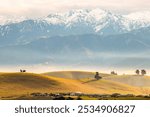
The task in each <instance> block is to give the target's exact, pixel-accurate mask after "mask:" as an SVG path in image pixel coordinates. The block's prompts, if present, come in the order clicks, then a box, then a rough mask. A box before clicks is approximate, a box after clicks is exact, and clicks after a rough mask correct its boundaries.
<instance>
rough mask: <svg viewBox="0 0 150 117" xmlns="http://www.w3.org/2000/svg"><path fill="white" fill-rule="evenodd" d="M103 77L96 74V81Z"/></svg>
mask: <svg viewBox="0 0 150 117" xmlns="http://www.w3.org/2000/svg"><path fill="white" fill-rule="evenodd" d="M101 78H102V77H101V76H100V75H99V73H98V72H96V74H95V79H96V80H99V79H101Z"/></svg>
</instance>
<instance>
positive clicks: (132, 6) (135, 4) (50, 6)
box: [0, 0, 150, 16]
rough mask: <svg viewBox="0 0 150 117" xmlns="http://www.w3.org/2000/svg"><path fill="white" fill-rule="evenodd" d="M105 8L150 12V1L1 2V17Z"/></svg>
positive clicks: (59, 0)
mask: <svg viewBox="0 0 150 117" xmlns="http://www.w3.org/2000/svg"><path fill="white" fill-rule="evenodd" d="M97 7H99V8H103V9H106V10H107V9H108V10H113V11H115V12H120V13H128V12H133V11H146V10H150V0H0V15H22V16H41V15H42V16H45V15H48V14H49V13H50V12H54V11H57V12H60V11H65V10H68V9H78V8H97Z"/></svg>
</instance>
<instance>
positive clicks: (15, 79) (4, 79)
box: [0, 73, 149, 96]
mask: <svg viewBox="0 0 150 117" xmlns="http://www.w3.org/2000/svg"><path fill="white" fill-rule="evenodd" d="M32 92H47V93H51V92H52V93H56V92H83V93H94V94H95V93H99V94H106V93H107V94H111V93H116V92H117V93H122V94H127V93H130V94H131V93H134V94H143V93H145V90H140V89H139V88H135V87H131V86H128V85H124V84H121V83H116V82H113V81H107V80H98V81H95V80H93V79H92V78H84V79H80V80H76V79H65V78H55V77H50V76H45V75H40V74H30V73H0V96H11V95H13V96H14V95H21V94H27V93H32ZM148 92H149V91H148Z"/></svg>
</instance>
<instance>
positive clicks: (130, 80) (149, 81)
mask: <svg viewBox="0 0 150 117" xmlns="http://www.w3.org/2000/svg"><path fill="white" fill-rule="evenodd" d="M104 79H106V80H111V81H115V82H120V83H124V84H128V85H131V86H137V87H150V77H149V76H140V75H121V76H120V75H114V76H108V77H105V78H104Z"/></svg>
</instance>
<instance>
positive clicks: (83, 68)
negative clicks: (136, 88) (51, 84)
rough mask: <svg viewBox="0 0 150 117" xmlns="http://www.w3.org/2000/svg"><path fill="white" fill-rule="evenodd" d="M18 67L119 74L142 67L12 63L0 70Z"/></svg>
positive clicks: (40, 71) (13, 69) (17, 68)
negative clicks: (12, 64) (113, 72)
mask: <svg viewBox="0 0 150 117" xmlns="http://www.w3.org/2000/svg"><path fill="white" fill-rule="evenodd" d="M20 69H25V70H26V71H27V72H29V73H45V72H54V71H89V72H97V71H98V72H100V73H110V72H111V71H115V72H117V74H119V75H124V74H135V70H136V69H139V70H140V69H144V68H122V67H120V68H119V67H101V66H92V65H89V66H79V65H72V66H69V65H68V66H67V65H66V66H65V65H55V66H51V65H41V64H38V65H14V66H0V72H20ZM145 70H146V71H147V75H150V73H149V71H150V69H145Z"/></svg>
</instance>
